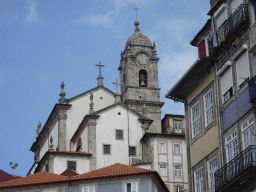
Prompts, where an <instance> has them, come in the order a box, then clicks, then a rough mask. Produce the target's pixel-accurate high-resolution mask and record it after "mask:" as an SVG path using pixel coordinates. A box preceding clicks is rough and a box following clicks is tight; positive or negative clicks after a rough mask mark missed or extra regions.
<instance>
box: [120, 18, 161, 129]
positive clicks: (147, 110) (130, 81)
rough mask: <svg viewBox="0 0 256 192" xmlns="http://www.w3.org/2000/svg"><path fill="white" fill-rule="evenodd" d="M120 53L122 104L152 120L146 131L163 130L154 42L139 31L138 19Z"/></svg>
mask: <svg viewBox="0 0 256 192" xmlns="http://www.w3.org/2000/svg"><path fill="white" fill-rule="evenodd" d="M134 25H135V31H134V33H133V34H132V35H131V36H130V37H129V38H128V40H127V42H126V45H125V48H124V51H122V52H121V60H120V66H119V68H118V70H119V71H120V78H121V81H122V85H121V96H122V103H123V104H125V105H127V106H128V107H130V108H132V109H135V110H136V111H138V112H140V113H142V114H144V115H146V116H147V117H148V118H150V119H152V120H153V123H152V124H151V125H150V127H149V129H147V130H146V131H147V132H153V133H161V107H162V106H163V104H164V102H160V88H159V87H158V60H159V58H158V57H157V54H156V49H155V43H153V45H152V43H151V41H150V39H149V38H148V37H147V36H146V35H144V34H142V33H140V29H139V21H135V22H134Z"/></svg>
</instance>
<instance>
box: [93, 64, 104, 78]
mask: <svg viewBox="0 0 256 192" xmlns="http://www.w3.org/2000/svg"><path fill="white" fill-rule="evenodd" d="M95 66H97V67H99V73H100V74H99V76H101V67H105V65H101V61H100V62H99V65H95Z"/></svg>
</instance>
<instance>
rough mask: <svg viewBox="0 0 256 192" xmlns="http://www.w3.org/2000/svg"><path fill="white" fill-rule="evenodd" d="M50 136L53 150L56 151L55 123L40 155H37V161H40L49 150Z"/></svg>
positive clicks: (56, 128)
mask: <svg viewBox="0 0 256 192" xmlns="http://www.w3.org/2000/svg"><path fill="white" fill-rule="evenodd" d="M51 136H52V138H53V149H54V150H56V148H57V147H58V122H56V124H55V125H54V127H53V129H52V131H51V133H50V134H49V137H48V138H47V139H46V141H45V143H44V145H43V147H42V149H41V151H40V154H39V159H40V160H41V159H42V157H43V156H44V154H45V153H46V152H47V151H48V149H49V138H50V137H51Z"/></svg>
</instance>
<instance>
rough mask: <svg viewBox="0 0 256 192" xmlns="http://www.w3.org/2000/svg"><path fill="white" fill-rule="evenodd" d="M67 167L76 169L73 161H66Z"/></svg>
mask: <svg viewBox="0 0 256 192" xmlns="http://www.w3.org/2000/svg"><path fill="white" fill-rule="evenodd" d="M68 169H70V170H72V171H76V162H75V161H68Z"/></svg>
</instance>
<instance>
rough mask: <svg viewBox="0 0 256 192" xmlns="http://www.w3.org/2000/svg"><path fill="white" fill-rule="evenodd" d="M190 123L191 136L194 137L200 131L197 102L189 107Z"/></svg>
mask: <svg viewBox="0 0 256 192" xmlns="http://www.w3.org/2000/svg"><path fill="white" fill-rule="evenodd" d="M191 124H192V137H195V136H196V135H198V134H199V133H200V132H201V122H200V106H199V102H196V103H195V104H194V105H193V106H192V107H191Z"/></svg>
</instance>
